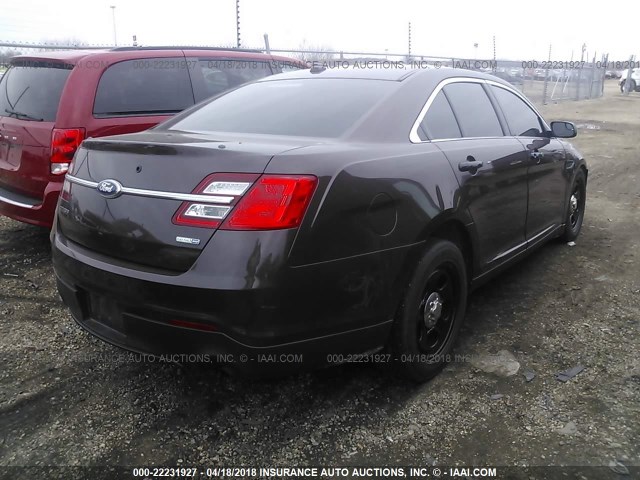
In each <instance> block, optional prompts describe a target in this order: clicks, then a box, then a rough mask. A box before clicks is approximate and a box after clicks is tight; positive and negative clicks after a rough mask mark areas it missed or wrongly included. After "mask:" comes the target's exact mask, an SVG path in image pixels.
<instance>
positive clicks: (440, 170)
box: [52, 68, 587, 380]
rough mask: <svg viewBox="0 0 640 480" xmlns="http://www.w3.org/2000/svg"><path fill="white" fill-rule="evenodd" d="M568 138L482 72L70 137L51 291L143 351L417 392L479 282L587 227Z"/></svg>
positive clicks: (394, 74)
mask: <svg viewBox="0 0 640 480" xmlns="http://www.w3.org/2000/svg"><path fill="white" fill-rule="evenodd" d="M575 133H576V131H575V127H574V126H573V125H572V124H571V123H568V122H553V123H551V124H550V125H549V124H547V123H546V122H545V121H544V120H543V119H542V117H541V116H540V115H539V114H538V112H537V111H536V110H535V108H534V107H533V106H532V105H531V104H530V103H529V102H528V101H527V100H526V98H524V97H523V96H522V95H521V94H520V93H519V92H517V91H516V90H514V88H513V87H511V86H510V85H509V84H508V83H506V82H503V81H501V80H500V79H498V78H496V77H494V76H490V75H485V74H481V73H476V72H470V71H463V70H451V69H440V70H422V71H414V70H382V69H378V70H361V69H353V70H323V69H321V68H314V69H311V71H300V72H295V73H290V74H283V75H278V76H274V77H269V78H266V79H264V80H261V81H258V82H255V83H251V84H248V85H245V86H243V87H240V88H237V89H235V90H233V91H230V92H228V93H226V94H223V95H221V96H219V97H217V98H214V99H212V100H210V101H207V102H205V103H202V104H200V105H197V106H195V107H193V108H192V109H190V110H188V111H185V112H184V113H182V114H179V115H177V116H176V117H174V118H173V119H171V120H169V121H167V122H165V123H163V124H161V125H159V126H157V127H155V128H153V129H151V130H148V131H146V132H142V133H137V134H131V135H120V136H115V137H109V138H101V139H90V140H86V141H85V142H84V143H83V144H82V147H81V148H80V149H79V150H78V152H77V154H76V156H75V159H74V162H73V165H72V166H71V169H70V172H69V174H68V175H67V177H66V181H65V185H64V189H63V192H62V195H61V198H60V201H59V205H58V212H57V220H56V222H55V226H54V229H53V232H52V242H53V257H54V267H55V272H56V275H57V278H58V286H59V290H60V293H61V295H62V297H63V299H64V301H65V303H66V304H67V305H68V306H69V308H70V310H71V312H72V314H73V317H74V318H75V320H76V321H77V322H78V323H79V324H80V325H81V326H82V327H83V328H85V329H87V330H88V331H90V332H92V333H93V334H95V335H96V336H98V337H100V338H102V339H104V340H106V341H108V342H110V343H113V344H115V345H118V346H120V347H123V348H125V349H128V350H131V351H135V352H142V353H151V354H185V355H191V356H192V357H188V358H195V359H199V360H202V359H211V358H213V359H217V360H220V361H221V362H223V363H224V365H225V366H226V367H228V368H229V369H230V370H235V371H243V372H246V373H255V372H268V371H276V372H278V373H282V372H285V371H289V370H291V369H293V368H295V369H297V368H299V367H300V366H301V364H303V365H305V366H320V365H326V364H335V363H343V362H354V361H357V362H360V361H375V362H383V363H391V364H394V365H395V367H396V368H397V369H398V370H399V371H400V372H402V373H403V374H404V375H406V376H407V377H409V378H412V379H416V380H425V379H428V378H430V377H432V376H433V375H435V374H436V373H437V372H438V371H439V370H440V369H441V368H442V367H443V366H444V365H445V364H446V363H447V361H448V360H449V359H450V358H451V356H450V352H451V351H452V347H453V345H454V342H455V339H456V336H457V333H458V331H459V329H460V325H461V324H462V321H463V318H464V315H465V304H466V299H467V293H468V291H469V289H470V288H473V287H475V286H477V285H479V284H480V283H481V282H483V281H485V280H486V279H488V278H489V277H490V276H491V275H493V274H494V273H496V272H498V271H499V270H501V269H502V268H504V267H506V266H507V265H509V264H512V263H513V262H515V261H517V260H519V259H521V258H522V257H523V256H524V255H526V254H527V253H529V252H531V251H532V250H533V249H534V248H536V247H538V246H540V245H542V244H543V243H544V242H546V241H548V240H551V239H553V238H556V237H561V238H562V239H564V240H566V241H570V240H573V239H575V238H576V237H577V236H578V233H579V232H580V227H581V225H582V219H583V216H584V208H585V199H586V184H587V168H586V165H585V162H584V160H583V158H582V157H581V155H580V154H579V153H578V152H577V151H576V150H575V149H574V148H573V147H572V146H571V145H570V144H569V143H567V142H565V141H563V140H562V139H561V138H563V137H573V136H575Z"/></svg>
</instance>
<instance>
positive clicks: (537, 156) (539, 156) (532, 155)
mask: <svg viewBox="0 0 640 480" xmlns="http://www.w3.org/2000/svg"><path fill="white" fill-rule="evenodd" d="M529 158H531V159H532V160H535V161H536V163H540V162H541V161H542V159H543V158H544V153H542V152H535V151H534V152H529Z"/></svg>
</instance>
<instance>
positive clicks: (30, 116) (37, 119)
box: [4, 108, 44, 122]
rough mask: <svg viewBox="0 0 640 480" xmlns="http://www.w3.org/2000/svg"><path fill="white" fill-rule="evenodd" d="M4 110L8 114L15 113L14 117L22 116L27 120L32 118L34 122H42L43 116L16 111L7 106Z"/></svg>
mask: <svg viewBox="0 0 640 480" xmlns="http://www.w3.org/2000/svg"><path fill="white" fill-rule="evenodd" d="M4 111H5V112H7V113H8V114H10V115H15V116H16V117H24V118H26V119H28V120H34V121H36V122H44V118H38V117H34V116H33V115H29V114H28V113H22V112H18V111H17V110H11V109H9V108H5V109H4Z"/></svg>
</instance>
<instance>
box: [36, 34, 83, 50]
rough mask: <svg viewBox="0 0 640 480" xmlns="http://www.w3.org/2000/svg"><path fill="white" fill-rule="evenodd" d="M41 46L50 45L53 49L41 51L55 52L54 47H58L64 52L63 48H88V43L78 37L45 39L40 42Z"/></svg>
mask: <svg viewBox="0 0 640 480" xmlns="http://www.w3.org/2000/svg"><path fill="white" fill-rule="evenodd" d="M41 43H43V44H45V45H51V46H52V47H53V48H47V49H41V51H50V50H55V49H56V47H60V50H65V47H88V46H89V43H88V42H87V41H86V40H82V39H80V38H78V37H64V38H45V39H44V40H42V42H41Z"/></svg>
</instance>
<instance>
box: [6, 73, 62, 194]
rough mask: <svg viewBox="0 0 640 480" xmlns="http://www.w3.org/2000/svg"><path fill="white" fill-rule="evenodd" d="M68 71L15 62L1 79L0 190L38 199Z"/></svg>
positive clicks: (43, 182)
mask: <svg viewBox="0 0 640 480" xmlns="http://www.w3.org/2000/svg"><path fill="white" fill-rule="evenodd" d="M71 68H72V67H71V66H68V65H64V64H62V63H56V62H52V61H51V60H47V61H46V62H44V61H43V62H40V61H36V60H29V61H23V62H14V63H13V64H12V65H11V67H10V68H9V70H7V72H6V73H5V74H4V75H3V77H2V79H1V80H0V189H5V190H9V191H10V192H13V193H17V194H21V195H26V196H28V197H32V198H34V199H36V200H38V199H41V198H42V192H43V191H44V189H45V186H46V184H47V183H48V181H49V177H50V168H51V166H50V161H49V158H50V149H51V133H52V131H53V128H54V125H55V121H56V115H57V112H58V104H59V103H60V97H61V94H62V90H63V88H64V86H65V83H66V81H67V78H68V77H69V74H70V72H71ZM0 195H1V193H0ZM36 203H37V202H36Z"/></svg>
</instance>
